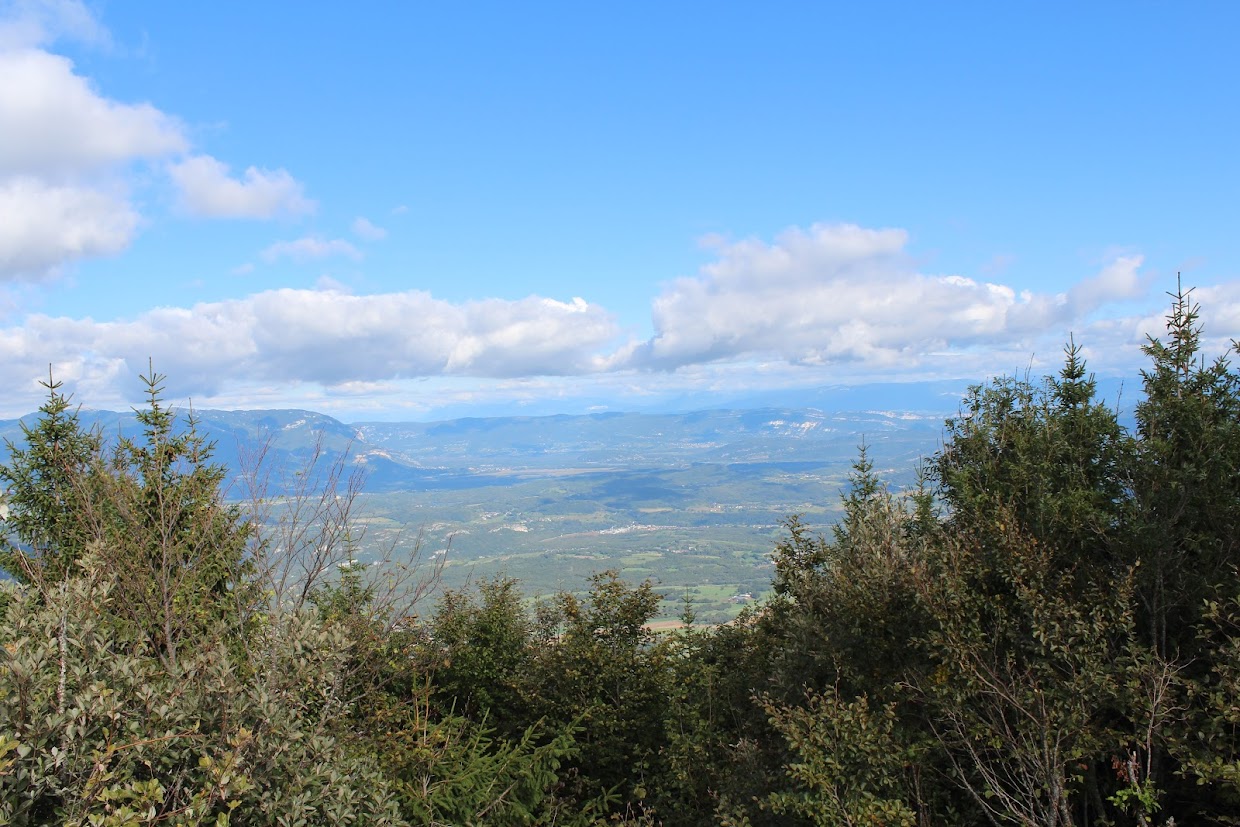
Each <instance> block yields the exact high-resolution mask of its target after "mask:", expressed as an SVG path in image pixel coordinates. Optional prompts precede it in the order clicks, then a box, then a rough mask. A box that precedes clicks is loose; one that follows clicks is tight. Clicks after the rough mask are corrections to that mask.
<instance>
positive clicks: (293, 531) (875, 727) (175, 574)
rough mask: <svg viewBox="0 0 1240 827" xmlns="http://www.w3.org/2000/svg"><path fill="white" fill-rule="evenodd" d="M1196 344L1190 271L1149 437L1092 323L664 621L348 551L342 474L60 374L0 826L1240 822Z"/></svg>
mask: <svg viewBox="0 0 1240 827" xmlns="http://www.w3.org/2000/svg"><path fill="white" fill-rule="evenodd" d="M1200 337H1201V329H1200V325H1199V322H1198V309H1197V307H1196V306H1195V305H1194V304H1193V303H1192V301H1191V297H1190V295H1189V294H1188V293H1186V292H1183V291H1179V292H1177V294H1175V295H1174V296H1173V297H1172V304H1171V309H1170V313H1169V315H1168V318H1167V327H1166V333H1165V335H1164V336H1162V337H1160V338H1157V339H1151V340H1149V341H1148V342H1147V344H1146V346H1145V354H1146V357H1147V359H1148V362H1147V367H1146V369H1145V370H1144V371H1143V372H1142V373H1141V376H1140V384H1141V387H1142V389H1143V392H1142V393H1141V394H1140V402H1139V403H1137V404H1136V406H1135V424H1134V425H1133V426H1132V427H1130V428H1129V427H1123V426H1122V425H1121V422H1120V420H1119V418H1118V417H1117V413H1116V410H1115V409H1114V408H1113V407H1110V406H1108V405H1107V404H1105V403H1104V402H1103V401H1102V400H1100V399H1098V398H1097V397H1096V389H1095V383H1094V381H1093V379H1092V377H1091V375H1090V374H1089V373H1088V371H1087V368H1086V365H1085V364H1084V362H1083V359H1082V354H1081V350H1080V348H1078V347H1077V346H1076V345H1075V344H1070V345H1069V346H1068V347H1067V349H1066V358H1065V362H1064V365H1063V368H1062V370H1061V371H1060V372H1059V373H1058V375H1056V376H1052V377H1047V378H1045V379H1043V380H1040V381H1035V380H1033V379H1030V378H1028V377H1026V378H1003V379H998V380H995V381H992V382H989V383H987V384H985V385H981V386H978V387H976V388H974V389H973V390H972V391H971V393H970V394H969V395H968V397H967V398H966V399H965V400H964V401H963V403H962V406H961V409H960V412H959V414H958V415H957V416H955V417H954V418H952V419H950V420H948V422H947V423H946V430H945V435H944V441H943V446H944V447H943V448H942V450H941V451H940V452H939V453H938V454H937V455H935V456H934V457H932V458H931V459H930V460H929V461H927V462H926V463H925V466H924V468H923V469H922V474H921V484H920V485H919V486H917V487H916V488H915V489H913V490H910V491H905V492H893V491H891V490H890V489H889V488H888V486H887V485H886V484H885V483H884V481H883V480H882V479H879V478H878V477H877V476H876V474H875V472H874V470H873V468H872V467H871V465H870V463H869V462H868V460H867V458H866V456H865V453H864V451H862V453H861V455H860V457H859V458H858V460H857V462H856V465H855V468H854V473H853V476H852V479H851V486H850V488H849V489H848V490H847V491H846V492H844V494H843V499H844V502H843V505H844V512H843V513H844V516H843V517H842V519H841V520H840V522H839V523H838V524H837V525H836V526H835V527H834V528H833V529H832V530H831V531H830V532H829V533H828V534H826V535H825V536H819V535H816V534H814V533H813V532H811V531H810V530H809V529H808V528H807V527H806V526H804V525H803V524H802V523H801V522H799V521H798V520H797V519H796V518H790V519H789V520H788V522H787V533H786V535H785V538H784V539H783V540H782V541H781V542H779V544H778V545H777V547H776V548H775V549H774V550H773V559H774V562H775V572H776V573H775V579H774V583H773V596H772V597H770V598H769V599H768V600H766V601H764V602H763V603H762V605H760V606H757V607H754V608H751V609H749V610H747V611H746V612H744V613H743V614H742V615H741V617H740V618H739V619H738V620H737V621H735V622H734V623H731V624H728V625H724V626H717V627H711V628H705V627H700V626H697V625H695V624H693V623H692V617H691V616H690V617H686V618H685V620H686V621H688V623H687V626H686V627H685V628H683V629H680V630H678V631H675V632H671V633H663V634H656V633H655V632H652V631H651V630H650V629H649V628H648V627H647V626H646V622H647V621H648V620H649V619H650V618H651V617H652V616H653V615H654V614H655V613H656V611H657V607H658V603H659V601H660V599H661V596H660V595H659V594H658V593H657V592H656V590H655V589H654V587H653V586H652V584H650V583H640V584H629V583H625V582H624V581H622V580H621V579H620V578H619V577H618V576H617V575H616V574H615V573H610V572H605V573H600V574H598V575H596V576H594V577H593V578H592V579H591V580H590V581H589V582H588V583H586V584H582V588H581V590H580V591H578V592H575V593H562V594H558V595H554V596H551V597H549V598H545V599H542V600H540V601H531V600H530V599H528V598H529V596H527V595H525V594H524V593H523V592H522V589H521V584H520V583H517V582H514V581H512V580H509V579H503V578H499V579H494V580H489V581H483V582H480V583H477V584H475V585H474V586H472V587H471V588H468V589H465V590H460V591H449V592H447V593H443V594H441V595H440V596H439V597H437V598H435V599H432V598H431V597H428V596H427V591H428V589H429V588H430V587H431V586H432V585H433V582H434V571H433V567H430V566H428V565H425V564H424V565H422V566H421V567H418V566H417V565H415V564H414V563H412V562H409V559H410V558H409V556H408V554H407V553H406V552H405V551H404V550H402V549H400V548H396V549H393V554H392V555H391V559H390V560H389V561H387V562H386V563H385V564H383V565H374V566H371V565H368V566H365V567H363V566H360V565H354V564H352V563H351V557H352V555H351V550H352V548H353V546H354V543H355V542H356V535H355V534H353V533H352V529H351V525H352V523H351V509H352V508H353V505H354V495H355V494H356V490H357V489H356V482H355V481H352V480H350V478H348V476H347V475H346V474H345V473H344V471H343V469H342V468H341V467H339V466H337V467H334V468H321V467H315V466H314V465H313V464H312V465H310V466H308V467H307V468H305V469H301V470H300V471H299V472H297V474H296V475H294V476H290V477H289V478H290V479H293V480H294V483H293V484H292V486H291V489H290V486H289V485H287V484H284V483H282V484H281V487H280V489H279V490H281V491H282V492H285V491H291V493H288V494H287V495H285V494H282V495H281V496H280V497H278V498H276V497H267V496H264V491H265V490H272V489H270V488H264V485H265V483H267V482H269V478H268V477H266V476H265V474H267V473H268V472H266V471H263V470H262V467H261V464H257V465H256V467H255V469H254V470H253V471H252V472H251V473H250V474H249V475H248V477H247V480H248V481H249V482H250V483H251V484H252V491H250V492H248V493H247V494H246V495H245V496H241V495H239V494H238V492H228V494H229V495H228V496H225V492H224V491H223V490H222V488H221V485H222V481H223V480H224V478H225V477H224V471H223V469H222V468H221V467H219V466H218V465H216V464H214V463H213V461H212V454H211V447H212V446H211V445H210V444H209V443H208V442H207V441H205V440H204V439H203V438H202V437H201V435H200V434H199V432H198V430H197V428H196V425H195V423H194V421H193V418H192V416H191V417H189V418H187V419H183V418H181V417H179V416H178V415H177V414H176V413H175V412H173V411H171V410H170V409H169V408H168V407H166V406H165V404H164V402H163V401H162V399H161V387H160V386H161V378H160V377H159V376H157V375H156V374H154V372H152V373H151V374H149V375H148V377H147V382H148V386H149V401H148V404H147V405H146V407H145V408H144V409H143V410H142V411H141V412H140V420H141V422H142V425H143V428H144V434H143V436H142V437H141V438H138V439H132V440H131V439H121V440H119V441H117V440H107V439H105V438H104V436H103V435H101V434H99V433H96V432H90V431H88V430H85V429H83V428H82V427H81V426H80V425H79V423H78V421H77V417H76V414H75V409H74V408H73V407H72V405H71V403H70V400H69V399H68V398H66V396H65V395H63V394H62V393H61V391H60V386H59V385H57V384H56V383H55V381H54V380H52V379H50V378H49V380H48V383H47V390H48V396H47V400H46V403H45V404H44V406H43V408H42V409H41V412H40V416H39V417H38V419H37V420H34V421H32V423H31V424H30V425H29V426H28V427H27V428H26V430H25V437H24V441H23V442H22V444H17V445H14V446H12V447H13V453H12V455H11V459H10V461H9V463H8V464H7V465H6V466H4V467H2V468H0V477H2V478H3V483H4V485H5V487H6V488H7V490H8V494H7V506H8V517H7V519H6V521H5V523H4V526H5V535H4V537H5V542H4V546H3V560H2V562H3V566H4V568H5V569H6V570H7V571H8V572H9V574H10V575H11V576H12V579H11V580H10V581H9V582H8V583H7V584H5V585H4V586H3V589H2V591H0V824H6V825H30V824H74V825H140V824H141V825H145V824H168V825H208V824H209V825H229V824H231V825H287V826H288V827H292V825H317V824H357V825H399V824H418V825H422V824H443V825H587V824H616V823H631V824H649V825H656V824H663V825H684V826H685V827H690V826H691V825H713V824H724V825H738V826H739V825H752V826H753V827H758V825H909V827H912V826H913V825H931V824H933V825H979V824H993V825H1028V827H1034V825H1039V826H1040V827H1067V825H1142V827H1144V826H1145V825H1164V824H1168V825H1169V824H1173V823H1174V824H1180V825H1190V824H1210V823H1213V824H1240V572H1238V570H1237V565H1238V564H1240V548H1238V547H1237V545H1238V543H1240V525H1238V524H1237V523H1238V522H1240V375H1238V374H1237V372H1236V371H1235V370H1234V369H1233V368H1232V366H1231V365H1230V364H1229V362H1228V361H1227V359H1226V357H1225V356H1220V357H1218V358H1215V359H1213V360H1212V361H1211V359H1210V358H1208V357H1207V355H1206V354H1203V353H1202V352H1201V351H1202V346H1201V338H1200ZM270 473H279V471H278V470H276V471H272V472H270ZM686 613H687V614H690V613H689V612H686Z"/></svg>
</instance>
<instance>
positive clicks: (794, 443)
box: [0, 382, 1127, 491]
mask: <svg viewBox="0 0 1240 827" xmlns="http://www.w3.org/2000/svg"><path fill="white" fill-rule="evenodd" d="M964 391H965V386H964V385H963V383H960V382H922V383H909V384H891V383H889V384H882V385H867V386H861V387H848V388H845V387H840V388H815V389H809V390H804V389H802V390H789V391H778V392H774V391H773V392H766V393H759V394H750V395H748V396H746V397H744V398H739V397H738V398H735V399H734V400H733V401H734V402H735V403H737V404H733V405H728V406H719V407H714V408H703V409H697V410H690V411H684V412H678V411H656V412H651V411H645V412H642V411H630V412H621V411H605V412H597V413H578V414H564V413H560V414H549V415H526V414H524V413H523V414H521V415H515V416H514V415H508V416H486V417H461V418H457V419H446V420H439V421H433V422H375V421H367V422H356V423H352V424H349V423H345V422H342V421H340V420H339V419H336V418H334V417H331V416H328V415H326V414H322V413H317V412H314V411H306V410H298V409H289V410H233V411H226V410H209V409H208V410H195V411H194V416H195V417H196V418H197V420H198V423H199V427H200V429H201V430H202V431H203V433H204V434H205V435H206V436H207V437H208V438H209V439H212V440H214V441H215V442H216V452H217V453H216V456H217V459H218V460H219V461H220V462H222V463H224V464H225V465H226V466H228V468H230V469H231V470H232V471H233V473H234V474H239V473H241V472H242V471H243V470H245V469H246V467H247V465H250V464H252V462H253V458H254V455H255V452H256V450H257V449H258V448H259V446H262V445H264V444H265V445H267V454H268V456H267V461H268V462H269V463H272V464H273V465H274V467H278V468H286V469H296V468H299V467H301V466H303V465H304V464H305V463H306V462H307V461H308V459H309V458H310V457H311V455H312V454H313V452H314V450H315V446H316V445H321V448H322V450H323V452H324V455H325V458H326V459H328V460H334V459H336V458H338V457H340V456H341V455H344V454H347V455H348V459H349V462H351V463H354V464H357V465H362V466H364V467H365V470H366V475H367V490H370V491H399V490H414V489H423V488H425V489H434V488H468V487H473V486H475V485H478V484H480V483H479V481H480V480H485V481H486V484H496V483H497V481H499V482H500V483H501V484H502V481H503V480H504V479H513V480H517V479H530V478H533V477H538V476H545V475H554V474H557V473H564V472H565V471H566V470H574V471H579V472H582V471H590V470H616V469H621V468H629V469H641V468H675V467H687V466H689V465H692V464H695V463H707V464H711V463H713V464H742V463H755V462H798V461H821V460H823V459H825V458H830V459H832V460H836V459H839V458H840V457H851V456H855V455H856V450H857V446H858V445H859V444H860V443H861V442H862V441H865V442H866V443H867V444H868V445H869V449H870V452H871V456H872V457H873V458H874V459H875V460H877V461H879V462H881V463H884V464H887V465H888V466H889V467H892V468H895V469H897V470H901V471H903V470H907V469H906V468H905V467H902V466H901V465H900V463H901V462H906V463H911V462H913V461H915V460H916V459H917V457H918V456H919V455H920V456H925V455H928V454H930V453H932V452H933V451H934V450H936V449H937V447H938V441H939V439H940V437H941V435H942V429H943V422H944V419H945V418H946V417H948V416H951V415H952V414H954V413H955V412H956V410H957V408H958V406H959V403H960V400H961V398H962V396H963V393H964ZM1103 393H1104V396H1107V395H1108V393H1109V398H1112V399H1114V398H1116V397H1118V395H1119V389H1118V387H1109V386H1107V385H1104V387H1103ZM1126 401H1127V400H1126ZM757 402H766V403H769V404H754V403H757ZM778 402H784V403H787V404H774V403H778ZM33 416H34V414H31V415H28V416H27V417H25V419H26V420H30V419H32V418H33ZM80 416H81V420H82V423H83V424H84V425H85V426H86V427H88V428H98V429H99V430H100V431H101V432H102V433H103V434H104V435H105V437H114V436H117V435H126V436H137V435H138V434H140V427H139V425H138V423H137V420H136V418H135V416H134V414H133V413H132V412H129V413H118V412H114V411H96V410H89V409H82V410H81V411H80ZM20 422H21V420H0V437H2V438H5V439H8V440H19V439H20V437H21V430H20ZM5 456H7V449H6V448H3V447H2V446H0V457H5Z"/></svg>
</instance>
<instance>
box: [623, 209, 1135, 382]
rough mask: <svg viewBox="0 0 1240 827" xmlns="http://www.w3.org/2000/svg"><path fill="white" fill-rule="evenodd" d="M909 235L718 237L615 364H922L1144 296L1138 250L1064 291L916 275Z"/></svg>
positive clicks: (820, 228)
mask: <svg viewBox="0 0 1240 827" xmlns="http://www.w3.org/2000/svg"><path fill="white" fill-rule="evenodd" d="M907 242H908V236H907V233H905V232H904V231H903V230H899V229H867V228H862V227H857V226H854V225H846V224H841V225H821V224H820V225H814V226H811V227H810V228H808V229H800V228H793V229H790V230H787V231H786V232H784V233H783V234H781V235H780V236H779V237H778V238H776V239H775V241H774V242H772V243H767V242H763V241H760V240H754V239H750V240H745V241H741V242H737V243H733V244H717V245H715V246H716V248H717V258H716V260H715V261H713V262H711V263H710V264H708V265H706V266H704V267H703V268H702V270H701V272H700V273H699V274H698V275H696V276H693V277H688V278H681V279H678V280H676V281H674V282H672V283H671V284H669V285H667V287H666V288H665V289H664V291H663V292H662V294H661V295H659V296H658V297H657V298H656V299H655V301H654V305H653V322H654V329H655V335H654V336H653V337H651V338H650V339H649V340H648V341H645V342H642V343H639V344H636V345H633V346H631V347H630V348H629V350H628V351H626V352H621V353H619V354H617V356H616V359H615V364H617V365H630V366H635V367H645V368H662V369H675V368H679V367H682V366H685V365H692V364H701V363H708V362H717V361H727V360H735V359H742V358H763V359H770V358H774V359H779V360H782V361H785V362H788V363H792V364H802V365H829V364H854V365H867V366H870V367H872V368H875V369H890V368H892V367H893V366H897V365H899V366H906V367H913V366H917V365H921V364H926V363H928V362H929V361H933V360H934V359H936V358H941V357H942V356H943V355H945V354H952V353H960V352H962V351H967V350H969V349H973V348H985V349H986V350H988V351H991V352H1006V351H1010V352H1022V351H1023V352H1025V353H1029V352H1031V351H1032V350H1033V349H1034V348H1035V344H1036V343H1040V342H1041V340H1042V338H1043V337H1045V336H1048V335H1049V336H1062V335H1063V334H1064V333H1066V330H1067V327H1068V326H1070V325H1072V324H1073V323H1083V322H1084V321H1085V318H1086V316H1087V315H1088V314H1090V313H1091V312H1093V311H1094V310H1096V309H1097V308H1099V307H1101V306H1102V305H1103V304H1105V303H1106V302H1108V301H1114V300H1118V299H1125V298H1131V297H1135V296H1137V295H1140V294H1141V292H1142V291H1143V289H1144V287H1143V284H1142V282H1141V279H1140V278H1139V277H1138V275H1137V270H1138V268H1139V266H1140V264H1141V259H1140V257H1128V258H1122V259H1119V260H1117V261H1116V262H1114V263H1113V264H1111V265H1110V266H1108V267H1107V268H1106V269H1104V270H1103V271H1102V272H1101V273H1099V274H1098V275H1097V276H1095V277H1093V278H1090V279H1086V280H1084V281H1082V282H1080V283H1079V284H1078V285H1076V287H1074V288H1073V289H1072V290H1070V291H1069V292H1068V293H1066V294H1049V293H1031V292H1028V291H1022V292H1017V291H1016V290H1014V289H1013V288H1011V287H1009V286H1007V285H1004V284H995V283H989V282H979V281H975V280H974V279H971V278H967V277H963V276H954V275H946V276H943V275H929V274H925V273H921V272H919V271H918V269H917V268H916V267H915V264H914V262H913V261H912V259H911V258H910V256H909V255H908V254H907V253H906V251H905V247H906V245H907Z"/></svg>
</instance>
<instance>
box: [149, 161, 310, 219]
mask: <svg viewBox="0 0 1240 827" xmlns="http://www.w3.org/2000/svg"><path fill="white" fill-rule="evenodd" d="M168 171H169V174H170V175H171V176H172V181H173V183H174V184H176V186H177V189H178V190H179V192H180V197H181V203H182V204H183V205H184V207H185V209H186V210H188V211H189V212H190V213H192V214H193V215H197V216H202V217H206V218H274V217H276V216H279V215H304V214H306V213H310V212H313V211H314V209H315V203H314V202H313V201H311V200H309V199H307V198H306V197H305V194H304V191H303V190H304V188H303V187H302V185H301V183H300V182H299V181H297V179H295V178H294V177H293V176H292V175H290V174H289V173H288V171H287V170H284V169H276V170H267V169H259V168H257V167H248V168H246V170H245V172H244V173H242V176H241V177H240V178H235V177H233V176H232V175H231V170H230V169H229V167H228V165H227V164H225V163H224V162H222V161H219V160H217V159H215V158H212V157H211V156H210V155H196V156H194V157H192V158H187V159H185V160H184V161H180V162H178V163H175V164H172V165H171V166H170V167H169V170H168Z"/></svg>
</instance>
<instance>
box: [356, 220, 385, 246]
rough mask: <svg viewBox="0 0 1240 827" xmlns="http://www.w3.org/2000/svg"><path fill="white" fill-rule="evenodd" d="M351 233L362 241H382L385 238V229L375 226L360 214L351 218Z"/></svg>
mask: <svg viewBox="0 0 1240 827" xmlns="http://www.w3.org/2000/svg"><path fill="white" fill-rule="evenodd" d="M353 234H354V235H355V236H357V237H358V238H360V239H362V240H363V241H382V240H383V239H385V238H387V230H385V229H383V228H382V227H376V226H375V225H374V224H371V223H370V220H369V219H367V218H363V217H362V216H360V215H359V216H358V217H357V218H355V219H353Z"/></svg>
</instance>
